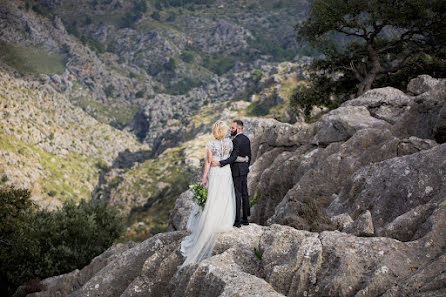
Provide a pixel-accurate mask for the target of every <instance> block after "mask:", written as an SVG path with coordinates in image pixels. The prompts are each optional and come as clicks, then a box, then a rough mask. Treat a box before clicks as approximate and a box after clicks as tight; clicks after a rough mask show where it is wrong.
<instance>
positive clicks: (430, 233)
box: [29, 76, 446, 296]
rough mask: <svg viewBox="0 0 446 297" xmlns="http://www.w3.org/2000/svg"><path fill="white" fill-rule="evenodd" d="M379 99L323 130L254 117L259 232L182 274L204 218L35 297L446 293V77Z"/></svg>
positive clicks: (183, 210) (115, 250)
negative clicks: (185, 248) (188, 243)
mask: <svg viewBox="0 0 446 297" xmlns="http://www.w3.org/2000/svg"><path fill="white" fill-rule="evenodd" d="M408 90H409V92H410V94H405V93H402V92H401V91H399V90H397V89H393V88H383V89H374V90H370V91H368V92H366V93H365V94H364V95H363V96H361V97H358V98H355V99H353V100H350V101H347V102H345V103H344V104H343V105H342V106H341V107H339V108H338V109H335V110H333V111H331V112H329V113H328V114H326V115H325V116H323V117H322V119H321V120H320V121H318V122H316V123H314V124H311V125H302V124H295V125H290V124H283V123H280V122H277V121H275V120H272V119H268V120H263V119H245V121H246V126H247V127H248V129H247V131H246V133H247V134H249V135H250V136H251V139H252V143H253V161H254V162H253V164H252V165H251V173H250V175H249V181H248V182H249V189H250V194H251V196H252V198H253V199H255V201H253V203H254V206H253V209H252V214H253V215H252V220H253V221H254V222H255V223H251V224H250V225H249V226H243V227H242V228H240V229H238V228H234V229H233V230H232V231H230V232H226V233H223V234H221V235H220V237H219V238H218V241H217V244H216V246H215V249H214V252H213V256H212V257H211V258H208V259H206V260H204V261H203V262H201V263H198V264H191V265H188V266H186V267H184V268H182V269H181V270H178V269H177V267H178V266H179V265H181V264H182V261H183V259H182V256H181V254H180V253H179V243H180V242H181V240H182V238H183V237H184V236H185V235H186V234H187V232H186V231H183V230H184V228H185V222H186V220H187V217H188V215H189V213H190V211H191V205H192V201H191V200H190V199H191V197H190V195H191V193H190V192H184V193H183V194H182V195H181V196H180V197H179V198H178V200H177V203H176V207H175V210H174V212H173V213H172V214H171V219H170V230H171V232H167V233H161V234H158V235H156V236H154V237H152V238H150V239H147V240H145V241H144V242H142V243H139V244H134V243H131V242H129V243H126V244H117V245H114V246H113V247H111V248H110V249H109V250H108V251H106V252H105V253H103V254H102V255H100V256H98V257H97V258H95V259H94V260H93V261H92V263H91V264H90V265H88V266H86V267H85V268H83V269H82V270H80V271H79V270H76V271H73V272H71V273H68V274H65V275H61V276H57V277H53V278H49V279H46V280H43V281H42V283H43V284H44V285H45V290H43V291H42V292H38V293H33V294H30V295H29V296H58V295H60V296H91V295H94V296H444V295H445V294H446V278H445V273H446V271H445V267H446V265H445V264H446V263H445V262H446V241H445V238H446V226H445V222H446V220H445V219H446V204H445V203H446V200H445V199H446V188H445V185H446V143H445V142H444V140H445V138H444V137H445V134H444V131H445V129H444V123H445V118H444V109H445V108H446V80H444V79H443V80H436V79H432V78H430V77H428V76H420V77H418V78H416V79H414V80H412V81H411V82H410V85H409V86H408Z"/></svg>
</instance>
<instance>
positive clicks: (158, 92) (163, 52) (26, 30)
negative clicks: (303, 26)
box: [0, 0, 307, 153]
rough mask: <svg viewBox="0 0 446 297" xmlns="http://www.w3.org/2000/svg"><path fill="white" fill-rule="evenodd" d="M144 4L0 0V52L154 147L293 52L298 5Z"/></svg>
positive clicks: (175, 137) (174, 138)
mask: <svg viewBox="0 0 446 297" xmlns="http://www.w3.org/2000/svg"><path fill="white" fill-rule="evenodd" d="M154 2H155V1H149V2H146V1H144V3H145V5H143V7H140V6H141V4H140V2H138V1H136V0H135V1H123V0H113V1H86V0H84V1H43V0H36V1H19V0H14V1H6V0H3V1H2V5H1V8H0V28H1V31H0V42H1V44H0V46H1V47H2V48H3V51H5V52H6V53H7V54H6V55H2V57H1V59H0V60H3V62H4V63H6V64H8V65H10V66H12V68H13V69H15V70H16V71H17V72H18V73H17V74H18V75H23V74H26V75H29V74H34V75H37V76H39V77H40V79H44V80H47V81H48V83H49V84H51V85H52V86H53V87H54V88H55V89H57V90H58V91H59V92H61V93H63V94H64V95H65V96H66V97H67V98H69V100H70V101H72V102H73V103H74V104H75V105H77V106H80V107H82V108H83V110H84V111H85V112H87V113H89V114H90V115H91V116H93V117H95V118H96V119H97V120H99V121H101V122H104V123H107V124H111V125H112V126H114V127H117V128H119V129H121V130H125V131H129V132H131V133H133V134H135V135H136V136H137V137H138V139H140V140H141V141H143V142H144V143H146V144H147V145H149V146H150V147H154V149H155V151H156V152H158V153H160V152H162V151H163V150H164V149H165V148H167V147H172V146H176V144H177V143H178V142H179V141H181V140H183V139H182V135H183V134H184V132H185V131H184V130H183V129H182V127H183V126H184V125H185V124H187V123H188V118H189V117H190V116H192V115H194V114H196V113H197V111H198V110H199V109H200V107H202V106H204V105H207V104H209V103H212V102H225V101H227V100H230V99H233V98H234V96H235V95H237V94H240V93H243V92H244V91H245V89H246V88H250V87H251V85H252V82H251V80H250V74H251V73H252V71H253V70H255V69H256V68H259V67H260V65H262V64H264V63H271V62H275V61H283V60H290V59H291V58H293V57H294V55H296V54H297V53H298V51H299V50H298V47H297V45H296V43H295V42H294V30H293V26H294V24H295V22H296V18H297V19H298V18H301V17H303V14H304V12H305V10H306V7H307V3H306V2H305V1H299V2H298V3H295V2H293V1H278V2H277V3H276V5H271V4H273V3H271V2H270V1H246V3H240V2H239V1H229V0H228V1H209V3H210V4H207V5H192V6H188V7H173V6H172V7H171V6H166V7H160V6H157V5H154ZM138 3H139V4H138ZM155 6H156V7H155ZM279 32H280V34H278V33H279ZM285 53H286V54H285ZM293 54H294V55H293ZM33 55H34V56H39V57H41V56H48V55H49V56H50V57H52V59H50V61H49V62H50V64H51V63H52V64H54V65H53V66H54V68H53V69H42V67H41V65H30V64H32V62H31V61H26V59H27V58H26V57H29V58H30V59H31V60H32V58H31V56H33ZM287 55H288V56H287ZM290 55H293V56H290ZM36 58H37V59H38V57H36ZM34 63H35V62H34ZM30 66H34V67H30ZM118 109H119V112H117V110H118ZM166 138H170V139H171V140H170V141H167V142H166V141H165V139H166Z"/></svg>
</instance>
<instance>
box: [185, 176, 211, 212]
mask: <svg viewBox="0 0 446 297" xmlns="http://www.w3.org/2000/svg"><path fill="white" fill-rule="evenodd" d="M189 189H191V190H192V192H193V193H194V200H195V203H197V204H198V206H200V207H201V210H204V205H205V204H206V199H207V198H208V189H206V187H205V186H204V185H203V184H202V183H194V184H191V185H189Z"/></svg>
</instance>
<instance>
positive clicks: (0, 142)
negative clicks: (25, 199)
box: [0, 131, 99, 201]
mask: <svg viewBox="0 0 446 297" xmlns="http://www.w3.org/2000/svg"><path fill="white" fill-rule="evenodd" d="M0 150H2V151H3V152H10V153H13V154H15V153H17V150H22V151H24V152H26V154H25V155H21V158H22V160H23V161H24V162H26V164H27V166H39V167H41V168H43V171H42V175H41V176H40V178H39V179H38V180H36V182H35V184H36V186H35V188H36V190H37V191H38V192H40V191H41V190H40V189H39V187H38V186H37V185H39V186H40V188H41V189H42V190H43V192H46V193H47V195H48V196H49V197H57V199H60V200H62V201H65V200H66V199H74V200H75V201H78V200H79V199H80V198H87V199H89V198H91V190H90V189H89V187H88V186H87V183H88V180H87V178H85V177H86V176H90V177H93V179H97V178H98V171H99V170H98V169H97V168H96V167H95V166H94V164H95V162H96V161H97V160H95V159H94V158H91V157H86V156H84V155H80V154H77V153H69V154H67V155H65V156H64V157H61V156H56V155H53V154H50V153H48V152H45V151H43V150H42V149H40V148H37V147H34V146H31V145H28V144H26V143H24V142H23V141H21V140H19V139H16V138H15V137H13V136H10V135H8V134H6V133H5V132H3V131H0ZM8 166H9V167H10V168H11V167H12V168H14V165H8ZM16 169H17V170H18V171H19V170H21V169H20V168H19V167H17V168H16ZM8 179H11V178H9V177H8ZM43 192H42V194H43ZM62 193H64V195H62ZM58 194H60V195H58Z"/></svg>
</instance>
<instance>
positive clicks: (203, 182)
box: [201, 176, 208, 186]
mask: <svg viewBox="0 0 446 297" xmlns="http://www.w3.org/2000/svg"><path fill="white" fill-rule="evenodd" d="M201 183H202V184H203V185H204V186H206V184H207V183H208V178H207V177H206V176H203V178H202V179H201Z"/></svg>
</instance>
